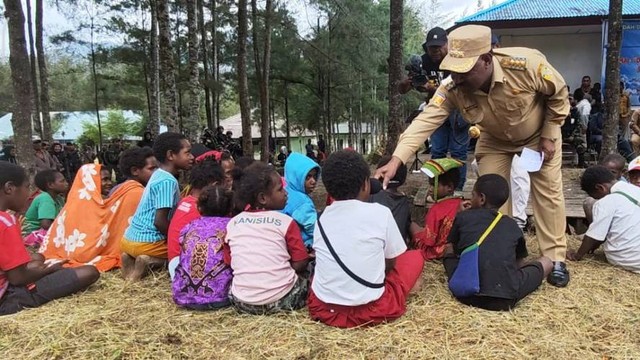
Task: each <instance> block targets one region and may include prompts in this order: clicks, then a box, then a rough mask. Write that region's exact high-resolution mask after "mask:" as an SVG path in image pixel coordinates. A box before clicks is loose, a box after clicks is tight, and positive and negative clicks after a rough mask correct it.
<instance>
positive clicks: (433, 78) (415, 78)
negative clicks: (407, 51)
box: [404, 54, 440, 91]
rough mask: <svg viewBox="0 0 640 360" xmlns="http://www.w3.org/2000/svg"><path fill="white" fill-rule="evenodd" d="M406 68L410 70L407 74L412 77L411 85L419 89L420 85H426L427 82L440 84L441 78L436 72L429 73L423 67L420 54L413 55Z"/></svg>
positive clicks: (433, 84) (434, 84)
mask: <svg viewBox="0 0 640 360" xmlns="http://www.w3.org/2000/svg"><path fill="white" fill-rule="evenodd" d="M404 69H405V70H406V71H408V74H407V76H409V77H410V78H411V86H412V87H413V88H414V89H416V90H419V91H424V90H420V89H419V88H420V87H424V86H425V85H426V84H427V83H429V84H430V85H432V86H434V87H437V86H439V85H440V79H439V78H438V74H437V73H436V72H433V71H432V72H431V74H429V73H428V72H426V71H425V70H424V69H423V68H422V57H421V56H420V55H415V54H414V55H411V57H410V58H409V63H408V64H406V65H405V66H404Z"/></svg>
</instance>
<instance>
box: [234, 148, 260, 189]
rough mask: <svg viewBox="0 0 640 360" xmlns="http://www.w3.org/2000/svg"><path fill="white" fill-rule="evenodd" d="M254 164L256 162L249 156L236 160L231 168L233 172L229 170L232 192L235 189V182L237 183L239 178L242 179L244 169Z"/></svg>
mask: <svg viewBox="0 0 640 360" xmlns="http://www.w3.org/2000/svg"><path fill="white" fill-rule="evenodd" d="M255 162H256V160H255V159H254V158H253V157H251V156H241V157H239V158H237V159H236V163H235V166H234V167H233V170H231V177H232V178H233V189H234V190H235V189H236V182H237V181H239V180H240V178H241V177H242V173H243V171H244V169H246V168H248V167H249V166H251V165H252V164H253V163H255Z"/></svg>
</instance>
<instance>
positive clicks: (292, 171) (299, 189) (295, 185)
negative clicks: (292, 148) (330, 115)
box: [282, 153, 320, 248]
mask: <svg viewBox="0 0 640 360" xmlns="http://www.w3.org/2000/svg"><path fill="white" fill-rule="evenodd" d="M318 176H320V166H318V163H316V162H315V161H313V160H311V158H309V157H307V156H304V155H302V154H300V153H292V154H291V155H289V158H288V159H287V163H286V164H285V165H284V178H285V180H286V182H287V185H286V190H287V194H288V196H289V198H288V199H287V205H286V206H285V207H284V209H283V210H282V212H283V213H284V214H287V215H289V216H291V217H292V218H293V219H294V220H295V221H296V222H297V223H298V225H299V226H300V231H301V232H302V241H303V242H304V245H305V246H306V247H307V248H311V245H312V244H313V229H314V227H315V226H316V219H317V218H318V213H317V212H316V207H315V205H314V204H313V200H312V199H311V196H310V194H311V193H312V192H313V191H314V190H315V188H316V183H317V181H318Z"/></svg>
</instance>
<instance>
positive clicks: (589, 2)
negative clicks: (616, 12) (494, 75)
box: [456, 0, 640, 24]
mask: <svg viewBox="0 0 640 360" xmlns="http://www.w3.org/2000/svg"><path fill="white" fill-rule="evenodd" d="M608 13H609V1H608V0H562V1H549V0H508V1H505V2H503V3H500V4H498V5H495V6H492V7H490V8H488V9H485V10H482V11H479V12H477V13H475V14H473V15H469V16H467V17H464V18H462V19H460V20H458V21H457V22H456V23H457V24H461V23H469V22H491V21H510V20H542V19H562V18H582V17H594V16H595V17H606V16H607V15H608ZM622 15H623V16H633V15H640V0H624V1H623V4H622Z"/></svg>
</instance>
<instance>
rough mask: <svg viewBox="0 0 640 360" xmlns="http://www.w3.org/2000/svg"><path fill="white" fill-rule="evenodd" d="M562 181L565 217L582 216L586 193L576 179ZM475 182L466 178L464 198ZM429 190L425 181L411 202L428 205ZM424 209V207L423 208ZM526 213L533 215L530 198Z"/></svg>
mask: <svg viewBox="0 0 640 360" xmlns="http://www.w3.org/2000/svg"><path fill="white" fill-rule="evenodd" d="M563 179H564V182H563V192H564V198H565V214H566V217H571V218H584V217H585V214H584V209H583V207H582V203H583V202H584V200H585V199H586V197H587V194H586V193H585V192H583V191H582V189H580V183H579V180H578V179H571V178H569V177H567V176H565V177H564V178H563ZM475 183H476V179H473V178H467V181H466V183H465V185H464V189H463V196H464V197H465V199H470V198H471V191H472V190H473V186H474V185H475ZM428 190H429V183H428V182H425V183H424V184H423V185H422V186H420V188H419V189H418V192H417V193H416V196H415V197H414V200H413V204H414V205H415V206H417V207H425V206H427V207H428V204H426V198H427V191H428ZM425 210H426V209H425ZM526 212H527V215H529V216H531V215H533V207H532V205H531V198H529V204H528V206H527V209H526Z"/></svg>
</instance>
